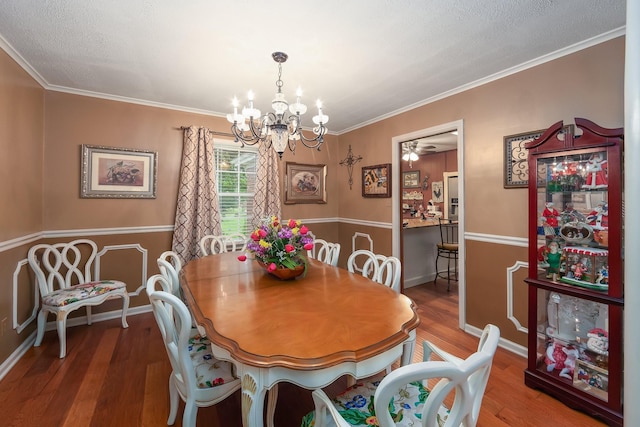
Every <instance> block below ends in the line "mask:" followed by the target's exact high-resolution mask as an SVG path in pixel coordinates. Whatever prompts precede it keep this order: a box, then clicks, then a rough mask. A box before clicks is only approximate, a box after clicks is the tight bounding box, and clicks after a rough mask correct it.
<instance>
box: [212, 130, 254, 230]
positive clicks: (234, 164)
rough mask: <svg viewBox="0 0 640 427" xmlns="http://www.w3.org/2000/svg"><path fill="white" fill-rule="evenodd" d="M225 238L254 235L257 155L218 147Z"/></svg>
mask: <svg viewBox="0 0 640 427" xmlns="http://www.w3.org/2000/svg"><path fill="white" fill-rule="evenodd" d="M214 156H215V162H216V182H217V185H218V200H219V202H220V217H221V218H220V221H221V224H220V226H221V228H222V234H231V233H243V234H245V235H249V234H251V232H252V231H253V230H252V228H253V227H252V225H251V217H252V212H253V193H254V191H255V184H256V167H257V164H258V151H257V150H256V149H251V148H247V147H244V148H239V147H236V146H233V145H225V144H223V143H217V144H216V146H215V148H214Z"/></svg>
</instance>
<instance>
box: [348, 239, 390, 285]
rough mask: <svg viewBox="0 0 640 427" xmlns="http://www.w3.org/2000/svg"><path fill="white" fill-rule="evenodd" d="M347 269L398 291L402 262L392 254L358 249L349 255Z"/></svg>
mask: <svg viewBox="0 0 640 427" xmlns="http://www.w3.org/2000/svg"><path fill="white" fill-rule="evenodd" d="M347 269H348V270H349V271H350V272H351V273H357V272H359V273H361V274H362V275H363V276H364V277H367V278H369V279H371V280H373V281H375V282H378V283H381V284H383V285H385V286H388V287H390V288H391V289H393V290H394V291H396V292H400V277H401V274H402V263H401V262H400V260H399V259H398V258H396V257H394V256H384V255H379V254H374V253H373V252H371V251H369V250H366V249H358V250H356V251H353V252H352V253H351V255H349V258H348V260H347Z"/></svg>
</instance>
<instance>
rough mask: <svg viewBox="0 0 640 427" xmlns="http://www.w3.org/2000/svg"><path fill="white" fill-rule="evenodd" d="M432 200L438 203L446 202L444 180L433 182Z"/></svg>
mask: <svg viewBox="0 0 640 427" xmlns="http://www.w3.org/2000/svg"><path fill="white" fill-rule="evenodd" d="M431 200H433V201H434V202H436V203H442V202H444V181H435V182H432V183H431Z"/></svg>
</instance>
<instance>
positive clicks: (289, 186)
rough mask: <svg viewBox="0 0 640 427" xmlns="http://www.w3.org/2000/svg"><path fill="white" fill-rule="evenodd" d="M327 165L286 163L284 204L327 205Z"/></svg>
mask: <svg viewBox="0 0 640 427" xmlns="http://www.w3.org/2000/svg"><path fill="white" fill-rule="evenodd" d="M326 184H327V165H305V164H302V163H292V162H287V163H286V172H285V177H284V203H286V204H294V203H327V186H326Z"/></svg>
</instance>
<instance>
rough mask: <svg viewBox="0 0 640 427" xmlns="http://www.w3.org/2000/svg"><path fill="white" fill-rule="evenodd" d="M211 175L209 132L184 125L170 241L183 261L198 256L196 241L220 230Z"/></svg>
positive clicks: (211, 154) (212, 174) (212, 157)
mask: <svg viewBox="0 0 640 427" xmlns="http://www.w3.org/2000/svg"><path fill="white" fill-rule="evenodd" d="M215 176H216V171H215V159H214V155H213V134H212V133H211V131H210V130H209V129H206V128H197V127H195V126H191V127H189V128H187V129H185V130H184V143H183V147H182V166H181V170H180V186H179V188H178V203H177V207H176V223H175V229H174V231H173V243H172V245H171V247H172V250H173V251H174V252H175V253H177V254H178V256H179V257H180V258H181V259H182V261H183V262H187V261H190V260H192V259H194V258H196V257H197V256H198V242H199V241H200V239H201V238H202V237H203V236H205V235H207V234H216V235H218V234H220V233H221V232H220V212H219V211H218V191H217V189H216V182H215Z"/></svg>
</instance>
